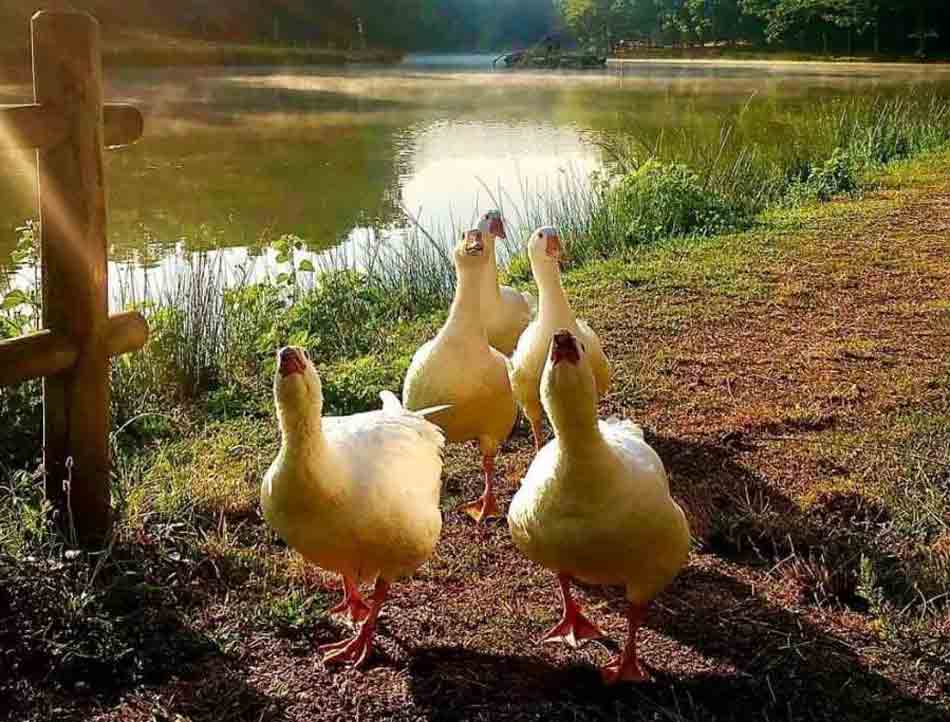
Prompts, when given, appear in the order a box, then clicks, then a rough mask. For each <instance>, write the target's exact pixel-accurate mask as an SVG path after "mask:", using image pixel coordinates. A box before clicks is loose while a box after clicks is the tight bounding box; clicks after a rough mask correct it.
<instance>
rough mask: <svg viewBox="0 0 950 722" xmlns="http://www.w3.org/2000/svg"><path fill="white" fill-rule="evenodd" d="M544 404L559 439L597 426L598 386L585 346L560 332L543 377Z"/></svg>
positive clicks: (572, 336)
mask: <svg viewBox="0 0 950 722" xmlns="http://www.w3.org/2000/svg"><path fill="white" fill-rule="evenodd" d="M541 400H542V403H543V404H544V409H545V411H547V414H548V417H549V418H550V419H551V423H552V424H553V425H554V428H555V431H557V432H558V434H559V435H561V434H565V433H569V432H570V431H571V430H573V429H579V428H587V429H590V428H594V427H596V424H597V384H596V382H595V380H594V371H593V368H592V367H591V365H590V358H589V357H588V354H587V349H586V348H585V347H584V344H583V343H582V342H581V341H580V339H578V338H577V336H575V335H574V334H573V333H571V332H570V331H568V330H567V329H561V330H559V331H556V332H555V334H554V337H553V338H552V339H551V346H550V349H549V351H548V359H547V362H546V363H545V366H544V373H543V374H542V376H541Z"/></svg>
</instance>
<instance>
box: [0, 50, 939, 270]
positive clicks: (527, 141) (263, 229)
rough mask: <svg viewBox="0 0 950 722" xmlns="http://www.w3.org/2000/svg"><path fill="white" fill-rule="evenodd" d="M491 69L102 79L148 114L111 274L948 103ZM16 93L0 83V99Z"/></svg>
mask: <svg viewBox="0 0 950 722" xmlns="http://www.w3.org/2000/svg"><path fill="white" fill-rule="evenodd" d="M491 60H492V56H486V55H445V56H435V55H426V56H411V57H410V58H408V59H407V60H406V61H405V62H404V63H402V64H400V65H397V66H392V67H365V66H360V67H356V66H354V67H347V68H342V69H340V68H335V69H326V68H310V67H307V68H287V67H281V68H240V69H236V68H184V69H173V70H126V71H121V72H115V73H112V74H111V75H110V77H108V78H107V80H108V84H109V89H108V97H109V99H110V100H114V101H119V100H122V101H127V102H133V103H135V104H137V105H138V106H139V107H141V108H142V109H143V111H144V113H145V116H146V132H145V137H144V139H143V140H142V141H141V142H140V143H139V144H137V145H136V146H134V147H132V148H127V149H123V150H120V151H112V152H110V153H109V154H108V160H107V173H108V180H109V184H110V185H109V201H110V224H109V233H110V244H111V254H112V255H111V257H112V259H113V261H115V262H116V263H120V264H124V265H127V266H132V267H145V268H153V269H155V271H153V272H152V274H153V276H155V278H156V279H158V278H160V277H169V276H174V274H175V272H176V271H175V268H176V262H175V258H176V256H177V254H180V253H186V252H189V251H195V250H206V249H222V251H223V252H224V253H225V254H226V259H227V262H228V263H229V264H234V265H237V264H244V265H247V264H248V263H249V262H250V261H251V260H253V259H255V258H258V257H261V256H263V257H264V258H266V257H267V252H266V251H265V246H266V243H267V241H269V240H273V239H274V238H277V237H279V236H280V235H282V234H287V233H290V234H295V235H297V236H300V237H301V238H302V239H304V240H305V242H306V246H307V249H308V250H309V251H312V252H313V253H315V254H316V253H319V252H320V251H321V250H323V249H327V248H332V247H337V248H340V249H341V251H340V252H342V253H347V254H351V255H359V254H360V253H361V250H360V249H361V248H363V247H365V246H366V245H367V244H368V242H369V241H374V242H380V243H388V244H398V243H400V239H402V238H404V237H405V235H406V234H407V233H408V232H409V231H410V229H411V228H412V221H410V220H409V219H408V218H407V217H406V214H405V213H404V210H408V211H409V212H410V213H411V214H412V215H413V216H415V217H417V218H418V220H419V221H420V223H421V224H422V225H423V226H424V227H425V228H426V229H427V230H428V231H430V232H431V233H432V235H433V236H435V237H436V238H439V239H442V238H451V237H452V234H453V233H454V232H455V231H456V230H458V229H459V226H468V225H470V224H471V223H472V222H473V221H474V220H475V218H477V214H478V213H479V212H483V211H484V210H486V209H488V208H490V207H494V206H496V205H502V206H503V207H504V209H505V211H506V213H507V214H509V215H516V214H517V213H518V212H519V211H520V209H523V208H524V207H525V206H526V205H530V204H531V203H532V202H534V200H535V199H536V197H538V196H540V195H543V194H549V193H552V192H557V191H558V189H559V188H561V187H562V186H563V185H564V182H565V179H566V178H570V179H573V180H574V181H576V180H577V179H583V178H585V177H586V176H587V175H588V174H589V173H590V172H591V171H593V170H596V169H598V168H599V167H601V165H602V164H603V163H604V161H605V154H604V151H603V150H602V147H601V146H602V143H603V142H604V141H606V140H609V139H611V138H615V137H618V136H632V137H635V138H636V139H638V140H639V141H640V142H642V143H643V144H644V146H652V145H656V144H658V143H666V144H669V143H676V142H679V141H677V138H680V139H682V138H684V137H686V136H689V137H690V138H692V139H693V140H692V141H691V142H696V139H699V142H709V143H715V142H717V138H718V137H719V133H720V130H721V128H722V127H723V126H724V125H732V126H735V127H736V130H737V132H739V133H741V135H742V138H743V140H744V141H745V142H748V143H758V144H772V145H775V146H776V147H780V146H781V145H782V144H790V143H792V142H794V139H795V119H796V117H800V114H801V113H803V112H808V109H809V107H811V106H814V105H815V104H817V103H820V102H823V101H825V100H827V99H828V98H834V97H843V96H849V95H853V94H883V95H887V94H894V93H898V92H906V90H907V89H908V87H909V86H913V85H919V86H921V87H923V88H925V89H926V90H928V91H930V90H939V91H941V92H942V91H945V90H950V73H948V72H947V71H945V70H943V69H940V68H937V67H934V66H928V67H926V68H925V69H924V68H918V67H916V66H871V65H824V64H813V63H804V64H788V63H781V64H774V63H730V62H718V63H684V62H661V61H656V62H635V63H625V64H619V65H611V66H609V67H608V68H607V69H604V70H598V71H578V72H554V71H537V72H523V71H505V70H498V71H493V70H492V67H491ZM30 95H31V93H30V92H29V89H26V88H19V87H15V86H3V85H0V103H17V102H25V101H29V100H30ZM703 139H708V141H704V140H703ZM14 158H15V159H16V162H12V161H13V160H14ZM31 168H32V156H31V155H30V154H20V155H19V156H13V155H12V154H7V155H6V156H5V157H4V172H3V174H0V265H2V264H5V263H6V264H7V265H9V262H8V259H9V257H10V253H11V251H12V248H13V244H14V240H15V238H14V232H13V229H14V228H15V227H16V226H17V225H18V224H19V223H20V222H21V221H23V220H24V219H26V218H30V217H35V215H36V209H35V199H34V198H33V193H34V180H33V177H32V172H31ZM261 265H265V266H266V264H261ZM255 272H257V271H255ZM139 275H140V276H141V277H143V278H144V275H142V274H139Z"/></svg>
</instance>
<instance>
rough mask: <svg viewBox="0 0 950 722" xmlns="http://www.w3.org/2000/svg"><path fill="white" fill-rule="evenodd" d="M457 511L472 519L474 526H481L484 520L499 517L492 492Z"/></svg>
mask: <svg viewBox="0 0 950 722" xmlns="http://www.w3.org/2000/svg"><path fill="white" fill-rule="evenodd" d="M458 510H459V511H462V512H465V513H466V514H468V515H469V516H470V517H472V519H474V520H475V523H476V524H481V523H482V522H484V521H485V520H486V519H491V518H493V517H500V516H501V512H499V511H498V502H497V501H496V500H495V494H494V493H492V492H485V493H484V494H482V495H481V496H480V497H478V498H477V499H476V500H475V501H470V502H468V503H467V504H462V505H461V506H459V507H458Z"/></svg>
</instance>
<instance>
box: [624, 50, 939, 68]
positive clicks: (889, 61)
mask: <svg viewBox="0 0 950 722" xmlns="http://www.w3.org/2000/svg"><path fill="white" fill-rule="evenodd" d="M609 59H610V61H611V62H637V61H649V60H669V61H684V62H686V61H689V62H703V63H711V64H712V63H721V62H745V63H753V62H760V63H815V64H820V63H834V64H838V65H916V66H920V67H922V68H926V67H931V66H934V65H947V64H950V57H946V56H934V57H931V58H925V59H923V60H921V59H920V58H915V57H914V56H909V55H875V54H873V53H868V54H863V55H861V54H856V55H839V54H830V55H822V54H821V53H805V52H795V51H790V50H767V49H763V48H723V47H716V48H643V49H637V50H627V51H622V52H620V53H616V54H614V55H611V56H610V58H609Z"/></svg>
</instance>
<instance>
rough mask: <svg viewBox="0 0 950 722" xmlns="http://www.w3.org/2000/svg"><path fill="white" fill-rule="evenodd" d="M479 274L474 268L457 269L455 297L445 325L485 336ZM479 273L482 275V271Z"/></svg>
mask: <svg viewBox="0 0 950 722" xmlns="http://www.w3.org/2000/svg"><path fill="white" fill-rule="evenodd" d="M482 270H483V271H484V270H486V269H482ZM479 275H480V274H479V273H478V270H477V269H475V268H462V269H459V272H458V282H457V283H456V286H455V298H454V299H453V301H452V308H451V309H450V310H449V319H448V322H447V323H446V326H447V327H451V328H453V329H456V330H460V331H464V332H465V333H468V334H473V335H480V336H485V337H486V338H487V336H486V335H485V323H484V321H483V320H482V300H481V294H482V288H481V278H480V277H479ZM481 275H484V273H483V274H481Z"/></svg>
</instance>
